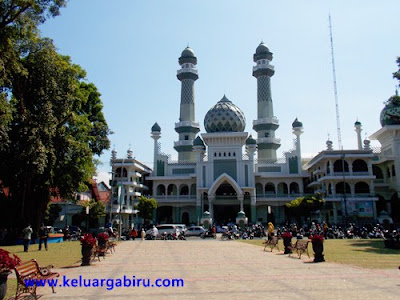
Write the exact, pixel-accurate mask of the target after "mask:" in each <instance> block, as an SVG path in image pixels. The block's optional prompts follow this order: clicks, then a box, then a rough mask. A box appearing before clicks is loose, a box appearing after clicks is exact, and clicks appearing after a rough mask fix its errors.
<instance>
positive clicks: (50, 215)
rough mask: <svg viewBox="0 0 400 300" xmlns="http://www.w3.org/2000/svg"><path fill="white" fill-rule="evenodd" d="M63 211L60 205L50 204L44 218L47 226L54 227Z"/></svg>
mask: <svg viewBox="0 0 400 300" xmlns="http://www.w3.org/2000/svg"><path fill="white" fill-rule="evenodd" d="M61 210H62V208H61V205H60V204H50V203H49V204H48V205H47V210H46V216H45V217H44V223H45V225H50V226H53V224H54V222H55V220H56V219H57V218H58V216H59V214H60V211H61Z"/></svg>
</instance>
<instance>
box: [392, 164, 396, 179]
mask: <svg viewBox="0 0 400 300" xmlns="http://www.w3.org/2000/svg"><path fill="white" fill-rule="evenodd" d="M392 176H393V177H394V176H396V169H395V167H394V165H392Z"/></svg>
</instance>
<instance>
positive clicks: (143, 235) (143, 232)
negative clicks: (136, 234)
mask: <svg viewBox="0 0 400 300" xmlns="http://www.w3.org/2000/svg"><path fill="white" fill-rule="evenodd" d="M140 236H141V238H142V241H144V238H145V237H146V232H145V231H144V228H142V231H141V232H140Z"/></svg>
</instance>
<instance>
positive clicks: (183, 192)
mask: <svg viewBox="0 0 400 300" xmlns="http://www.w3.org/2000/svg"><path fill="white" fill-rule="evenodd" d="M179 195H189V187H188V186H187V185H186V184H182V185H181V186H180V188H179Z"/></svg>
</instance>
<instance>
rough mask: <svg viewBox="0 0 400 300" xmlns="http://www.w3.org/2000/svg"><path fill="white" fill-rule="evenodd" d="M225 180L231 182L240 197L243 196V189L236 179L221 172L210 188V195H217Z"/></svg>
mask: <svg viewBox="0 0 400 300" xmlns="http://www.w3.org/2000/svg"><path fill="white" fill-rule="evenodd" d="M224 182H227V183H229V184H230V185H231V186H232V187H233V189H234V190H235V192H236V194H237V196H238V197H240V196H243V192H242V189H241V188H240V186H239V185H238V183H237V182H236V180H235V179H233V178H232V177H231V176H229V175H228V174H226V173H223V174H221V175H220V176H219V177H218V178H217V179H215V181H214V182H213V184H212V185H211V187H210V189H209V190H208V195H212V196H215V193H216V191H217V189H218V187H219V186H220V185H221V184H223V183H224Z"/></svg>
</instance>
